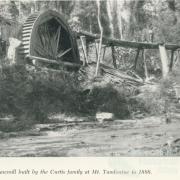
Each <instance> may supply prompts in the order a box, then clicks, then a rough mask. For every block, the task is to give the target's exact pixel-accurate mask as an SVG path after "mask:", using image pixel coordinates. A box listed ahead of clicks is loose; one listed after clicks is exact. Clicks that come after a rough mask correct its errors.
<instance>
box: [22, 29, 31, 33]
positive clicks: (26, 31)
mask: <svg viewBox="0 0 180 180" xmlns="http://www.w3.org/2000/svg"><path fill="white" fill-rule="evenodd" d="M31 31H32V29H28V30H22V33H23V34H27V33H31Z"/></svg>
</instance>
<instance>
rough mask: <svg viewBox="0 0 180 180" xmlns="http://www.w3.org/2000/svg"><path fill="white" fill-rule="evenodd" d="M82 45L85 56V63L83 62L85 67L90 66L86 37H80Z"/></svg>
mask: <svg viewBox="0 0 180 180" xmlns="http://www.w3.org/2000/svg"><path fill="white" fill-rule="evenodd" d="M80 40H81V44H82V49H83V54H84V59H85V60H84V61H83V66H85V65H87V64H88V57H87V47H86V36H80Z"/></svg>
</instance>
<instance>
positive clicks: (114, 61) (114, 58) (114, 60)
mask: <svg viewBox="0 0 180 180" xmlns="http://www.w3.org/2000/svg"><path fill="white" fill-rule="evenodd" d="M111 51H112V60H113V66H114V68H116V69H117V63H116V57H115V48H114V46H111Z"/></svg>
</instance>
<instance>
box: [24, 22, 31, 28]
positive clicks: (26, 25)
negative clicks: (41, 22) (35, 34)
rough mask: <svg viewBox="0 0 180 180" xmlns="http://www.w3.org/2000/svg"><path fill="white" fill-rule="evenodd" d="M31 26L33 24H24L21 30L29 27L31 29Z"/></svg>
mask: <svg viewBox="0 0 180 180" xmlns="http://www.w3.org/2000/svg"><path fill="white" fill-rule="evenodd" d="M32 25H33V23H25V24H24V25H23V28H24V27H30V26H31V27H32Z"/></svg>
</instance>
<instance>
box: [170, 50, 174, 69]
mask: <svg viewBox="0 0 180 180" xmlns="http://www.w3.org/2000/svg"><path fill="white" fill-rule="evenodd" d="M173 62H174V50H171V61H170V64H169V71H172V67H173Z"/></svg>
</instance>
